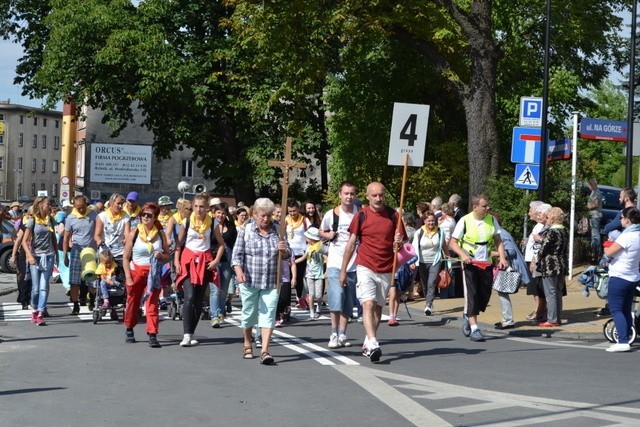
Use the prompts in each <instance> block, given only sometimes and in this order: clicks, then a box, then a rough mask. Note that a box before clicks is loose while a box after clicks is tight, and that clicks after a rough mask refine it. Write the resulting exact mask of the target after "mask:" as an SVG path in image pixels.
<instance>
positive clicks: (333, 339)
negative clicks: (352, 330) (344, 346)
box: [329, 334, 340, 348]
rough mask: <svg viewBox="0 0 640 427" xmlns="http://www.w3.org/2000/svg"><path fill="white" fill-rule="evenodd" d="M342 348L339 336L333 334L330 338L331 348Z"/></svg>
mask: <svg viewBox="0 0 640 427" xmlns="http://www.w3.org/2000/svg"><path fill="white" fill-rule="evenodd" d="M338 347H340V343H338V334H331V336H330V337H329V348H338Z"/></svg>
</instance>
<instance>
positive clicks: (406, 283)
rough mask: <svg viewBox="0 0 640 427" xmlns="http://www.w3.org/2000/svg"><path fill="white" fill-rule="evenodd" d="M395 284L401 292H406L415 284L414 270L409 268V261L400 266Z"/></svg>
mask: <svg viewBox="0 0 640 427" xmlns="http://www.w3.org/2000/svg"><path fill="white" fill-rule="evenodd" d="M393 284H394V286H395V287H396V288H397V289H398V291H400V293H405V292H407V291H408V290H409V289H410V288H411V285H413V272H412V271H411V269H410V268H409V263H406V264H405V265H403V266H402V267H400V269H399V270H398V272H397V273H396V277H395V281H394V283H393Z"/></svg>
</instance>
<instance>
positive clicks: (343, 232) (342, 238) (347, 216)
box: [320, 206, 358, 273]
mask: <svg viewBox="0 0 640 427" xmlns="http://www.w3.org/2000/svg"><path fill="white" fill-rule="evenodd" d="M338 210H339V211H340V212H339V215H338V230H337V233H338V236H337V237H336V238H335V239H334V240H333V241H332V242H331V243H330V244H329V255H328V258H327V268H338V269H340V268H342V258H343V257H344V250H345V249H346V248H347V242H348V241H349V238H350V237H351V233H349V232H348V231H347V229H348V228H349V225H350V224H351V220H352V219H353V217H354V216H355V214H356V213H357V212H358V208H357V207H355V206H353V211H352V212H345V211H343V210H342V207H340V208H338ZM320 229H321V230H323V231H332V230H333V209H331V210H329V211H327V213H325V214H324V217H322V223H321V224H320ZM355 259H356V251H353V256H352V257H351V259H350V260H349V266H348V267H347V272H348V273H351V272H353V271H356V266H355V265H354V261H355Z"/></svg>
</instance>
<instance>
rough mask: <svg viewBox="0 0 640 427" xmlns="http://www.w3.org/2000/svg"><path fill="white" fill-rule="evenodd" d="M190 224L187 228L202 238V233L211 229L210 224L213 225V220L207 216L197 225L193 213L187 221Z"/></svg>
mask: <svg viewBox="0 0 640 427" xmlns="http://www.w3.org/2000/svg"><path fill="white" fill-rule="evenodd" d="M189 222H190V224H189V227H190V228H191V229H193V231H195V232H196V233H198V234H199V235H200V236H201V237H202V238H204V233H205V232H206V231H207V230H208V229H209V228H211V224H212V223H213V220H212V219H211V217H210V216H209V215H205V216H204V220H203V221H202V222H201V223H199V224H198V219H197V217H196V213H195V212H193V213H192V214H191V219H190V220H189Z"/></svg>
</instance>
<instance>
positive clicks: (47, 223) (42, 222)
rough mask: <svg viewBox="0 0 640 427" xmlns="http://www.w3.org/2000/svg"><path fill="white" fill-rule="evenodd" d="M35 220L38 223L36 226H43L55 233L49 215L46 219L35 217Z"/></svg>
mask: <svg viewBox="0 0 640 427" xmlns="http://www.w3.org/2000/svg"><path fill="white" fill-rule="evenodd" d="M33 218H34V219H35V221H36V224H40V225H43V226H45V227H47V230H49V231H51V232H53V225H51V217H50V216H49V215H47V216H46V217H45V218H40V217H38V215H34V216H33Z"/></svg>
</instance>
